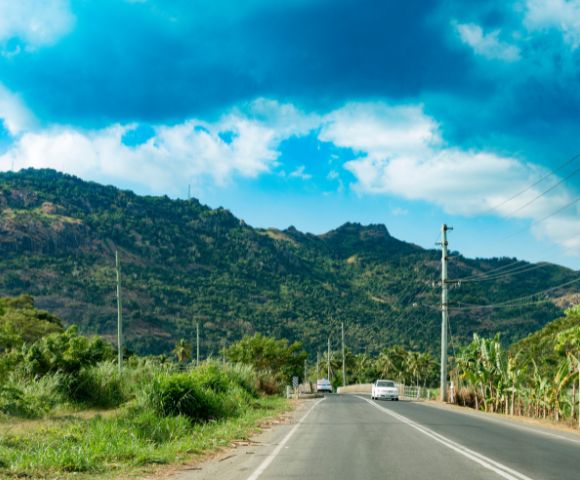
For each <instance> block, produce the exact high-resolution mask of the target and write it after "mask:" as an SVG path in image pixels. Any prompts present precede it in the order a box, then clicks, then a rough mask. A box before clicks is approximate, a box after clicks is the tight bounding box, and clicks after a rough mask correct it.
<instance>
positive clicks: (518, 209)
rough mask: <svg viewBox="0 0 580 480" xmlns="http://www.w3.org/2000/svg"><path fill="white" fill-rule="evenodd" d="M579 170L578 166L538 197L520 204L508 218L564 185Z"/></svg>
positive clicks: (507, 215)
mask: <svg viewBox="0 0 580 480" xmlns="http://www.w3.org/2000/svg"><path fill="white" fill-rule="evenodd" d="M578 172H580V167H578V168H576V169H575V170H573V171H572V172H571V173H569V174H568V175H566V176H565V177H564V178H562V179H560V180H559V181H558V182H556V183H555V184H554V185H552V186H551V187H550V188H548V189H547V190H544V191H543V192H542V193H540V194H539V195H537V196H536V197H534V198H532V199H531V200H530V201H528V202H526V203H524V204H523V205H522V206H520V207H518V208H516V209H515V210H513V211H511V212H509V213H508V214H506V218H510V217H513V215H514V213H518V212H520V211H521V210H523V209H524V208H526V207H528V206H529V205H531V204H532V203H534V202H535V201H536V200H538V199H540V198H542V197H543V196H544V195H546V193H549V192H551V191H552V190H554V189H555V188H557V187H559V186H560V185H562V184H563V183H564V182H565V181H566V180H568V179H569V178H571V177H573V176H574V175H576V174H577V173H578Z"/></svg>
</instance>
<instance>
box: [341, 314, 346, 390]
mask: <svg viewBox="0 0 580 480" xmlns="http://www.w3.org/2000/svg"><path fill="white" fill-rule="evenodd" d="M340 328H341V331H342V386H343V387H344V386H346V358H345V355H344V322H342V323H341V324H340Z"/></svg>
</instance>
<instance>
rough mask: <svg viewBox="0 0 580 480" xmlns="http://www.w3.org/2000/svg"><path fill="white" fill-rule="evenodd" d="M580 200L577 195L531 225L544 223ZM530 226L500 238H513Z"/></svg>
mask: <svg viewBox="0 0 580 480" xmlns="http://www.w3.org/2000/svg"><path fill="white" fill-rule="evenodd" d="M578 202H580V196H578V197H576V198H575V199H574V200H572V201H571V202H570V203H567V204H566V205H564V206H563V207H560V208H559V209H558V210H556V211H555V212H552V213H550V214H549V215H546V216H545V217H544V218H540V219H539V220H535V221H534V222H532V223H531V224H530V227H532V226H534V225H538V224H539V223H542V222H543V221H545V220H548V219H549V218H551V217H553V216H554V215H558V213H560V212H562V211H564V210H566V209H567V208H570V207H571V206H572V205H574V204H576V203H578ZM528 228H529V227H525V228H523V229H521V230H517V231H515V232H512V233H510V234H509V235H506V236H505V237H503V238H501V239H500V240H507V239H508V238H512V237H514V236H516V235H519V234H520V233H522V232H524V231H526V230H528Z"/></svg>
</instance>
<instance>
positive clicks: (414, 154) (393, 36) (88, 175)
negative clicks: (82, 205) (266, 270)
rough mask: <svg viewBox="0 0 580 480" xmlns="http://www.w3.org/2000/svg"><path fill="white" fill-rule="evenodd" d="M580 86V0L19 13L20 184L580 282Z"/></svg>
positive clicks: (173, 0) (5, 84)
mask: <svg viewBox="0 0 580 480" xmlns="http://www.w3.org/2000/svg"><path fill="white" fill-rule="evenodd" d="M579 80H580V1H579V0H542V1H540V0H501V1H500V0H490V1H486V2H470V1H469V2H468V1H458V0H440V1H435V0H406V1H404V2H403V1H400V2H395V1H385V0H286V1H284V2H272V1H271V0H235V1H234V0H206V1H202V0H19V1H13V0H0V170H3V171H6V170H19V169H22V168H29V167H34V168H54V169H57V170H59V171H62V172H66V173H71V174H74V175H77V176H79V177H81V178H83V179H86V180H94V181H97V182H100V183H105V184H112V185H115V186H118V187H120V188H126V189H131V190H134V191H135V192H137V193H139V194H153V195H169V196H170V197H173V198H185V197H187V194H188V187H189V188H190V189H191V194H192V195H193V196H195V197H196V198H199V200H200V201H201V202H202V203H206V204H208V205H209V206H211V207H218V206H222V207H225V208H227V209H229V210H231V211H232V212H233V213H234V214H235V215H237V216H238V217H240V218H242V219H244V220H245V221H246V222H247V223H249V224H251V225H253V226H256V227H274V228H281V229H282V228H287V227H288V226H290V225H293V226H295V227H296V228H298V229H300V230H303V231H308V232H313V233H323V232H326V231H328V230H331V229H333V228H336V227H338V226H339V225H341V224H342V223H344V222H347V221H351V222H360V223H363V224H368V223H383V224H385V225H386V226H387V228H388V229H389V231H390V232H391V234H392V235H393V236H395V237H397V238H400V239H402V240H406V241H409V242H413V243H416V244H418V245H421V246H423V247H427V248H435V245H434V244H435V242H436V241H437V240H438V233H439V231H440V229H441V225H442V224H443V223H447V224H448V225H451V226H453V227H454V230H453V231H452V232H451V233H450V235H449V243H450V248H451V249H452V250H455V251H460V252H461V253H463V254H465V255H467V256H470V257H504V256H505V257H518V258H523V259H526V260H529V261H550V262H554V263H559V264H562V265H566V266H569V267H571V268H574V269H580V155H579V154H580V88H579V87H580V81H579ZM577 155H578V156H577Z"/></svg>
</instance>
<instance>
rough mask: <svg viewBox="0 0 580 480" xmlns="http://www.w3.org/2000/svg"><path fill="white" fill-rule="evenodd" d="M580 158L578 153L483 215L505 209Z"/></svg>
mask: <svg viewBox="0 0 580 480" xmlns="http://www.w3.org/2000/svg"><path fill="white" fill-rule="evenodd" d="M578 158H580V153H577V154H576V155H573V156H572V157H570V158H569V159H568V160H566V161H565V162H563V163H561V164H560V165H558V167H557V168H556V169H554V170H552V171H550V172H548V173H546V174H545V175H543V176H542V177H540V179H539V180H536V181H535V182H534V183H532V184H531V185H528V186H527V187H526V188H524V189H523V190H521V191H519V192H518V193H516V194H515V195H513V196H511V197H510V198H508V199H507V200H504V201H503V202H501V203H498V204H497V205H494V206H492V207H490V208H488V209H487V210H485V211H484V212H483V213H482V215H485V214H486V213H488V212H490V211H492V210H497V209H498V208H500V207H503V206H504V205H505V204H506V203H509V202H511V201H512V200H515V199H516V198H517V197H519V196H520V195H523V194H524V193H526V192H528V191H530V190H531V189H532V188H534V187H535V186H536V185H539V184H540V183H542V182H543V181H544V180H545V179H546V178H548V177H551V176H552V175H554V174H555V173H556V172H558V171H560V170H561V169H562V168H564V167H565V166H566V165H568V164H570V163H572V162H574V161H575V160H576V159H578Z"/></svg>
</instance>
